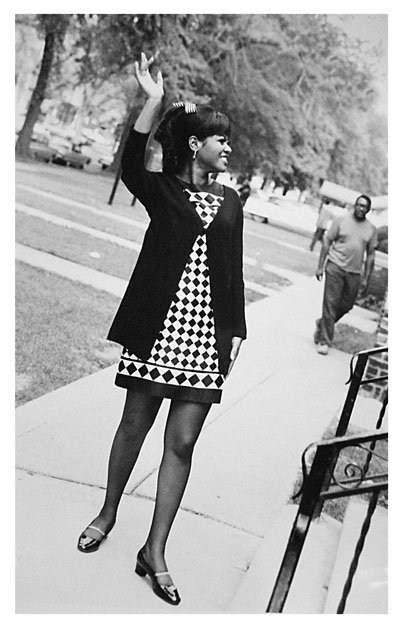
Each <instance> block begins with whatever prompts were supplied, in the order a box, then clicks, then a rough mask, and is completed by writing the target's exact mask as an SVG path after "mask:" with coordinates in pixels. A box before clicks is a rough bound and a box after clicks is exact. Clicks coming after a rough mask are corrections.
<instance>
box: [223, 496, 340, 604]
mask: <svg viewBox="0 0 400 629" xmlns="http://www.w3.org/2000/svg"><path fill="white" fill-rule="evenodd" d="M297 508H298V507H296V506H295V505H288V506H285V507H283V508H282V509H281V510H280V512H279V513H278V514H277V516H276V518H275V520H274V522H273V523H272V525H271V526H270V527H269V528H268V530H267V531H266V532H265V533H266V534H265V537H264V539H263V541H262V542H261V543H260V545H259V547H258V549H257V552H256V554H255V557H254V558H253V561H252V563H251V566H250V568H249V570H248V571H247V572H246V575H245V576H244V578H243V580H242V582H241V584H240V586H239V588H238V590H237V592H236V594H235V596H234V597H233V599H232V600H231V602H230V604H229V606H228V608H227V612H229V613H232V614H263V613H265V611H266V608H267V605H268V603H269V599H270V597H271V594H272V591H273V587H274V584H275V579H276V577H277V575H278V572H279V568H280V565H281V562H282V558H283V554H284V552H285V549H286V546H287V542H288V539H289V535H290V531H291V529H292V526H293V522H294V519H295V517H296V513H297ZM340 531H341V524H340V523H339V522H337V521H336V520H333V519H332V518H328V517H325V516H322V517H321V518H320V520H318V521H317V522H313V523H312V524H311V527H310V531H309V533H308V535H307V539H306V541H305V544H304V547H303V550H302V554H301V560H300V562H299V564H298V567H297V570H296V573H295V575H294V578H293V582H292V585H291V588H290V591H289V594H288V597H287V600H286V603H285V607H284V613H286V614H320V613H322V612H323V609H324V604H325V600H326V592H327V588H328V585H329V579H330V575H331V571H332V566H333V564H334V560H335V554H336V549H337V546H338V543H339V539H340Z"/></svg>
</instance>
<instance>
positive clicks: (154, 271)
mask: <svg viewBox="0 0 400 629" xmlns="http://www.w3.org/2000/svg"><path fill="white" fill-rule="evenodd" d="M153 60H154V59H153V58H151V59H149V60H147V58H146V56H145V55H144V54H143V53H142V55H141V61H140V64H138V63H135V73H136V77H137V80H138V82H139V84H140V86H141V87H142V89H143V90H144V91H145V93H146V95H147V101H146V103H145V106H144V108H143V110H142V112H141V114H140V115H139V118H138V119H137V121H136V123H135V125H134V128H133V129H132V130H131V133H130V136H129V138H128V140H127V143H126V146H125V149H124V153H123V156H122V180H123V181H124V183H125V185H126V186H127V188H128V189H129V191H130V192H131V193H132V194H133V195H135V196H136V197H137V198H138V199H139V200H140V201H141V202H142V203H143V205H144V206H145V208H146V210H147V212H148V214H149V216H150V219H151V221H150V225H149V227H148V230H147V232H146V235H145V238H144V241H143V246H142V250H141V253H140V255H139V258H138V261H137V264H136V267H135V269H134V272H133V274H132V277H131V279H130V282H129V285H128V288H127V290H126V293H125V295H124V297H123V299H122V302H121V305H120V307H119V309H118V312H117V314H116V317H115V319H114V322H113V324H112V326H111V329H110V332H109V335H108V338H109V339H110V340H112V341H116V342H118V343H120V344H121V345H122V346H123V351H122V356H121V361H120V363H119V367H118V373H117V376H116V384H117V385H118V386H121V387H125V388H126V389H127V395H126V402H125V407H124V410H123V415H122V419H121V423H120V425H119V427H118V430H117V432H116V435H115V437H114V441H113V445H112V448H111V454H110V461H109V468H108V481H107V492H106V497H105V502H104V505H103V507H102V509H101V511H100V513H99V515H98V516H97V517H96V518H95V519H94V520H93V521H92V523H91V524H90V525H89V526H88V527H87V528H86V529H85V531H84V532H83V533H82V534H81V536H80V538H79V541H78V549H79V550H81V551H82V552H93V551H95V550H97V549H98V548H99V546H100V545H101V543H102V542H103V541H104V540H105V538H106V537H107V535H108V533H109V532H110V531H111V529H112V528H113V526H114V523H115V520H116V514H117V509H118V505H119V502H120V499H121V496H122V493H123V490H124V488H125V485H126V483H127V481H128V478H129V476H130V473H131V471H132V469H133V466H134V464H135V462H136V460H137V457H138V455H139V452H140V449H141V446H142V444H143V442H144V439H145V437H146V435H147V433H148V431H149V429H150V428H151V426H152V424H153V422H154V420H155V418H156V415H157V412H158V410H159V408H160V405H161V402H162V400H163V398H168V399H171V405H170V410H169V414H168V419H167V423H166V428H165V435H164V452H163V457H162V461H161V465H160V470H159V475H158V484H157V494H156V502H155V508H154V514H153V520H152V524H151V527H150V531H149V534H148V537H147V540H146V542H145V544H144V546H143V547H142V548H141V549H140V551H139V553H138V556H137V564H136V572H137V574H139V575H141V576H145V575H146V574H147V575H148V576H149V577H150V578H151V581H152V586H153V590H154V592H155V593H156V594H157V595H158V596H160V597H161V598H162V599H163V600H165V601H167V602H168V603H171V604H173V605H177V604H178V603H179V602H180V597H179V594H178V591H177V589H176V587H175V586H174V584H173V581H172V579H171V577H170V575H169V573H168V571H167V565H166V562H165V557H164V553H165V546H166V542H167V538H168V535H169V532H170V529H171V526H172V523H173V520H174V518H175V515H176V512H177V510H178V508H179V505H180V502H181V499H182V496H183V492H184V490H185V487H186V483H187V480H188V476H189V472H190V467H191V460H192V453H193V449H194V446H195V443H196V441H197V438H198V436H199V434H200V431H201V429H202V426H203V424H204V421H205V419H206V417H207V414H208V411H209V410H210V407H211V404H213V403H219V401H220V398H221V386H222V384H223V381H224V379H225V378H226V376H227V375H228V374H229V373H230V371H231V369H232V366H233V364H234V362H235V360H236V357H237V355H238V352H239V348H240V344H241V342H242V340H243V339H244V338H245V337H246V324H245V318H244V285H243V275H242V231H243V213H242V209H241V204H240V201H239V198H238V196H237V194H236V192H235V191H234V190H233V189H232V188H225V187H224V186H222V185H221V184H218V183H217V182H215V181H213V180H212V179H211V178H210V173H215V172H224V171H225V170H226V168H227V163H228V156H229V154H230V152H231V148H230V146H229V143H228V136H229V121H228V119H227V118H226V116H224V115H223V114H221V113H219V112H215V111H213V110H212V109H211V108H210V107H206V106H199V107H198V108H196V107H195V106H194V105H193V104H190V103H187V104H186V105H184V104H183V103H175V105H174V106H173V107H172V108H171V109H169V110H168V111H167V112H166V114H165V116H164V118H163V119H162V121H161V123H160V124H159V126H158V128H157V130H156V133H155V138H156V139H157V140H158V141H159V142H160V143H161V146H162V149H163V172H162V173H153V172H148V171H146V169H145V167H144V154H145V148H146V143H147V140H148V136H149V133H150V130H151V128H152V125H153V123H154V121H155V118H156V116H157V113H158V111H159V108H160V104H161V100H162V97H163V81H162V76H161V72H159V73H158V75H157V80H156V81H153V79H152V78H151V76H150V72H149V66H150V65H151V63H152V62H153Z"/></svg>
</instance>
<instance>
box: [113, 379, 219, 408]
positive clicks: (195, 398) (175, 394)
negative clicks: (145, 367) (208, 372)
mask: <svg viewBox="0 0 400 629" xmlns="http://www.w3.org/2000/svg"><path fill="white" fill-rule="evenodd" d="M115 384H116V386H117V387H122V388H123V389H129V390H135V391H142V392H143V393H147V394H148V395H153V396H155V397H163V398H168V399H171V400H184V401H187V402H201V403H203V404H219V403H220V401H221V396H222V391H221V390H220V389H195V388H194V387H184V386H178V385H175V384H164V383H160V382H151V381H150V380H144V379H143V378H135V376H124V375H123V374H119V373H118V374H117V375H116V377H115Z"/></svg>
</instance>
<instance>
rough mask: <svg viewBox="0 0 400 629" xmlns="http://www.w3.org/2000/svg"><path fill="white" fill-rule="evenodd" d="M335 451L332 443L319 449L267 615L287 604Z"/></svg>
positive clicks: (320, 446)
mask: <svg viewBox="0 0 400 629" xmlns="http://www.w3.org/2000/svg"><path fill="white" fill-rule="evenodd" d="M334 449H335V447H334V445H331V444H329V445H323V444H322V445H321V444H320V445H318V447H317V451H316V453H315V457H314V460H313V462H312V465H311V470H310V475H309V477H308V479H307V482H306V484H305V487H304V491H303V495H302V497H301V501H300V504H299V508H298V511H297V515H296V518H295V521H294V523H293V527H292V530H291V533H290V537H289V541H288V543H287V546H286V550H285V554H284V556H283V559H282V562H281V566H280V569H279V572H278V576H277V578H276V581H275V585H274V589H273V591H272V594H271V598H270V600H269V603H268V607H267V609H266V612H267V613H281V612H282V609H283V607H284V605H285V602H286V598H287V596H288V593H289V590H290V586H291V583H292V580H293V577H294V574H295V571H296V567H297V564H298V561H299V559H300V554H301V551H302V548H303V545H304V541H305V539H306V536H307V533H308V529H309V527H310V524H311V520H312V518H313V514H314V510H315V508H316V507H317V504H318V500H319V495H320V493H321V491H322V483H323V482H324V478H325V476H326V470H327V468H328V465H329V462H330V460H331V458H332V456H333V453H334Z"/></svg>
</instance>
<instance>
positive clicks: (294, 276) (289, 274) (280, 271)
mask: <svg viewBox="0 0 400 629" xmlns="http://www.w3.org/2000/svg"><path fill="white" fill-rule="evenodd" d="M17 187H18V188H21V189H23V190H26V191H28V192H33V193H34V194H37V195H39V196H41V197H44V198H47V199H52V200H53V201H59V202H60V203H63V204H64V205H70V206H71V207H76V208H79V209H81V210H86V211H88V212H91V213H92V214H97V215H98V216H104V217H105V218H109V219H112V220H115V221H119V222H120V223H125V224H126V225H133V226H134V227H138V228H139V229H143V230H145V229H147V226H148V223H140V222H139V221H135V220H134V219H132V218H128V217H126V216H122V215H121V214H110V213H109V212H106V211H104V210H98V209H96V208H94V207H92V206H91V205H85V204H84V203H80V202H79V201H72V200H71V199H67V198H65V197H61V196H60V195H58V194H53V193H51V192H45V191H43V190H38V189H37V188H34V187H32V186H27V185H25V184H17ZM17 205H19V206H22V205H23V204H17ZM24 207H25V208H28V206H27V205H25V206H24ZM31 209H32V210H33V208H31ZM37 211H38V212H39V211H41V210H37ZM49 216H55V215H54V214H50V213H49ZM46 220H49V221H50V219H46ZM63 220H67V219H63ZM72 222H73V221H71V223H72ZM87 229H90V228H87ZM87 233H89V232H87ZM104 233H106V232H104ZM99 238H101V236H99ZM115 238H118V237H117V236H115ZM122 240H124V239H122ZM130 248H132V249H134V247H130ZM134 250H135V251H136V249H134ZM243 261H244V263H245V264H249V265H250V266H256V267H258V268H261V269H263V270H264V271H269V272H271V273H275V274H276V275H279V276H280V277H285V278H287V279H288V280H290V281H292V282H296V281H298V280H300V279H303V276H302V275H301V274H300V273H295V272H294V271H289V270H287V269H284V268H281V267H277V266H274V265H272V264H267V263H264V262H259V261H258V260H256V259H255V258H251V257H249V256H244V257H243ZM259 292H261V291H259Z"/></svg>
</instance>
